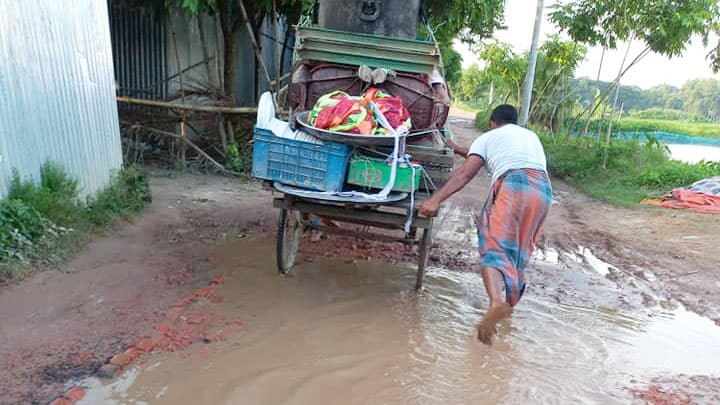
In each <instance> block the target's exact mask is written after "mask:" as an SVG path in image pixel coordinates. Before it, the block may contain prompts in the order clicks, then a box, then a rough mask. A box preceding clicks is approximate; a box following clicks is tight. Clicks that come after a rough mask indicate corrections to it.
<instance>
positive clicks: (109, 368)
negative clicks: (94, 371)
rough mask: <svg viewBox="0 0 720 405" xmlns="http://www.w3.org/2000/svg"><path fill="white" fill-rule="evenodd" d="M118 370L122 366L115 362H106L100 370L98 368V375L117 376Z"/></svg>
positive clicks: (105, 376) (101, 376) (103, 376)
mask: <svg viewBox="0 0 720 405" xmlns="http://www.w3.org/2000/svg"><path fill="white" fill-rule="evenodd" d="M118 370H120V367H119V366H116V365H115V364H111V363H108V364H104V365H103V366H102V367H100V370H98V376H100V378H115V374H116V373H117V372H118Z"/></svg>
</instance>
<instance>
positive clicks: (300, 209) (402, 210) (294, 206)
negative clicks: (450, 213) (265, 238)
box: [273, 194, 433, 290]
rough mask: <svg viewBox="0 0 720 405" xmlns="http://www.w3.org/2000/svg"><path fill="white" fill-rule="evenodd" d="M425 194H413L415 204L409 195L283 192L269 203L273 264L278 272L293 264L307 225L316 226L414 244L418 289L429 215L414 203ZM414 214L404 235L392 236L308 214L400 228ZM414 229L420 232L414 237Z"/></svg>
mask: <svg viewBox="0 0 720 405" xmlns="http://www.w3.org/2000/svg"><path fill="white" fill-rule="evenodd" d="M426 197H427V196H426V195H422V194H416V196H415V205H414V206H413V207H410V201H409V200H410V199H406V200H403V201H399V202H395V203H383V204H373V205H368V204H357V203H346V202H343V203H338V202H332V201H330V202H329V201H324V200H323V201H320V200H313V199H310V198H304V197H297V196H294V195H290V194H283V197H279V198H275V199H274V200H273V206H274V207H275V208H279V209H280V217H279V219H278V229H277V250H276V254H277V266H278V270H279V271H280V273H282V274H287V273H288V272H289V271H290V270H291V269H292V267H293V266H294V265H295V259H296V258H297V254H298V252H299V249H300V240H301V238H302V237H303V235H304V234H305V231H306V230H307V229H318V230H321V231H323V232H325V233H327V234H337V235H344V236H353V237H356V238H363V239H373V240H378V241H384V242H395V243H402V244H405V245H409V246H417V247H418V266H417V276H416V281H415V289H416V290H420V289H422V285H423V280H424V278H425V269H426V267H427V261H428V255H429V250H430V247H431V240H432V227H433V218H426V217H419V216H418V206H419V204H420V203H421V202H422V201H423V200H424V199H425V198H426ZM410 210H412V215H413V217H414V220H413V223H412V227H411V230H410V233H408V234H406V235H405V236H404V237H394V236H391V235H387V234H381V233H374V232H360V231H353V230H349V229H342V228H334V227H327V226H322V225H320V226H318V225H313V224H312V223H311V221H310V215H316V216H319V217H322V218H325V219H328V220H332V221H334V222H339V223H350V224H357V225H365V226H369V227H375V228H381V229H389V230H403V227H404V224H405V222H406V221H407V218H408V213H409V212H410ZM418 229H421V230H422V235H421V236H420V238H417V231H418Z"/></svg>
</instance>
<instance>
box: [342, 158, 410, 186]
mask: <svg viewBox="0 0 720 405" xmlns="http://www.w3.org/2000/svg"><path fill="white" fill-rule="evenodd" d="M413 169H414V170H413ZM391 170H392V167H391V166H390V163H388V162H386V161H385V160H384V159H375V158H370V157H367V156H357V155H355V156H353V157H351V158H350V164H349V167H348V175H347V183H348V184H352V185H356V186H361V187H365V188H375V189H383V188H385V186H386V185H387V184H388V182H389V181H390V171H391ZM422 171H423V168H422V166H420V165H418V164H407V163H400V164H399V165H398V170H397V174H396V176H395V185H394V186H393V188H392V189H393V191H403V192H407V193H409V192H412V191H417V190H418V189H419V188H420V179H421V178H422Z"/></svg>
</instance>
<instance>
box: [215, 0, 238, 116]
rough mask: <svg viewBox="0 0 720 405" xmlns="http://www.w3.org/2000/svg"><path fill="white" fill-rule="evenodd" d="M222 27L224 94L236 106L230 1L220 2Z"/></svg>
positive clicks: (233, 40)
mask: <svg viewBox="0 0 720 405" xmlns="http://www.w3.org/2000/svg"><path fill="white" fill-rule="evenodd" d="M217 5H218V11H219V14H220V27H221V29H222V33H223V92H224V93H225V96H227V97H228V98H229V99H230V100H231V102H232V103H233V104H235V92H234V91H233V88H234V75H235V36H234V35H233V34H234V30H233V24H232V14H231V5H230V0H218V3H217Z"/></svg>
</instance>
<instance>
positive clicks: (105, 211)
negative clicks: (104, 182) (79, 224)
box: [86, 166, 152, 227]
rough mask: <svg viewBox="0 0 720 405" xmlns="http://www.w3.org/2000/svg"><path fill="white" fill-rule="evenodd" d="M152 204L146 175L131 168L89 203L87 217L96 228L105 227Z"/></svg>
mask: <svg viewBox="0 0 720 405" xmlns="http://www.w3.org/2000/svg"><path fill="white" fill-rule="evenodd" d="M150 202H152V195H151V194H150V186H149V185H148V181H147V178H146V176H145V174H144V173H143V171H142V170H141V169H140V168H138V167H135V166H129V167H127V168H125V169H124V170H122V171H120V173H119V174H118V176H117V177H116V178H115V179H114V180H113V182H112V183H111V184H110V186H108V187H107V188H106V189H105V190H103V191H102V192H100V193H98V194H97V195H96V196H95V197H94V198H91V199H90V200H89V201H88V203H87V207H86V211H87V214H86V215H87V218H88V220H89V221H90V222H91V223H92V224H93V225H94V226H99V227H104V226H107V225H109V224H110V223H111V222H112V221H113V220H114V219H115V218H119V217H120V218H122V217H127V216H128V215H130V214H133V213H136V212H139V211H141V210H142V209H143V208H145V206H146V205H147V204H149V203H150Z"/></svg>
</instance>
